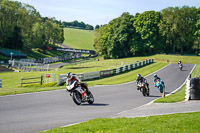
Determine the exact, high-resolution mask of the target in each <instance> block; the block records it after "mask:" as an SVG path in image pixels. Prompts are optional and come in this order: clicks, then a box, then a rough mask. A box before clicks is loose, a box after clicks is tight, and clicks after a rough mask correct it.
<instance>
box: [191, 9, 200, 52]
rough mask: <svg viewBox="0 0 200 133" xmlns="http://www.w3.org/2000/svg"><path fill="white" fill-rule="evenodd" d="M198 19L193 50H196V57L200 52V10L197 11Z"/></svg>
mask: <svg viewBox="0 0 200 133" xmlns="http://www.w3.org/2000/svg"><path fill="white" fill-rule="evenodd" d="M196 18H197V22H196V24H195V28H196V29H195V33H194V35H195V40H194V45H193V48H194V49H195V50H196V55H197V56H198V55H199V52H200V8H199V9H197V15H196Z"/></svg>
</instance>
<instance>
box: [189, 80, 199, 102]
mask: <svg viewBox="0 0 200 133" xmlns="http://www.w3.org/2000/svg"><path fill="white" fill-rule="evenodd" d="M190 99H191V100H200V78H192V79H191V80H190Z"/></svg>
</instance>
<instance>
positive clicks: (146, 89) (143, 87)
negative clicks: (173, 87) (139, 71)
mask: <svg viewBox="0 0 200 133" xmlns="http://www.w3.org/2000/svg"><path fill="white" fill-rule="evenodd" d="M138 86H139V89H140V91H141V92H142V94H143V96H149V87H148V85H147V83H145V82H140V83H139V84H138Z"/></svg>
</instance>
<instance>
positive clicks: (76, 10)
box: [17, 0, 200, 26]
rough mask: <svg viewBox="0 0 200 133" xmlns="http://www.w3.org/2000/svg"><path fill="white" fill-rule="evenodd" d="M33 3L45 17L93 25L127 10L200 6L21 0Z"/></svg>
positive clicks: (145, 0) (133, 0)
mask: <svg viewBox="0 0 200 133" xmlns="http://www.w3.org/2000/svg"><path fill="white" fill-rule="evenodd" d="M17 1H20V2H22V3H26V4H29V5H32V6H34V7H35V8H36V10H37V11H39V12H40V14H41V16H42V17H55V18H56V19H57V20H61V21H66V22H71V21H74V20H78V21H83V22H84V23H86V24H90V25H93V26H95V25H97V24H99V25H101V24H107V23H109V21H111V20H112V19H114V18H117V17H119V16H120V15H121V14H122V13H123V12H129V13H130V14H132V15H135V14H136V13H143V12H144V11H150V10H154V11H161V10H162V9H164V8H167V7H170V6H171V7H175V6H178V7H182V6H184V5H187V6H190V7H191V6H195V7H196V8H199V7H200V0H17Z"/></svg>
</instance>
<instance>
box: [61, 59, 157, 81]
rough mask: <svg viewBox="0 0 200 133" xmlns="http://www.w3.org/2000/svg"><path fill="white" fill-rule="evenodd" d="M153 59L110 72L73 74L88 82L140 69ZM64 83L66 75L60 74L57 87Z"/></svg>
mask: <svg viewBox="0 0 200 133" xmlns="http://www.w3.org/2000/svg"><path fill="white" fill-rule="evenodd" d="M153 62H154V59H149V60H145V61H141V62H137V63H135V64H129V65H126V66H123V67H119V68H114V69H111V70H103V71H97V72H89V73H78V74H75V75H76V76H77V77H78V78H79V79H80V80H90V79H95V78H101V77H106V76H110V75H115V74H119V73H122V72H125V71H129V70H132V69H134V68H137V67H141V66H144V65H147V64H150V63H153ZM65 82H66V75H65V74H61V75H59V76H58V85H62V84H64V83H65Z"/></svg>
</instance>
